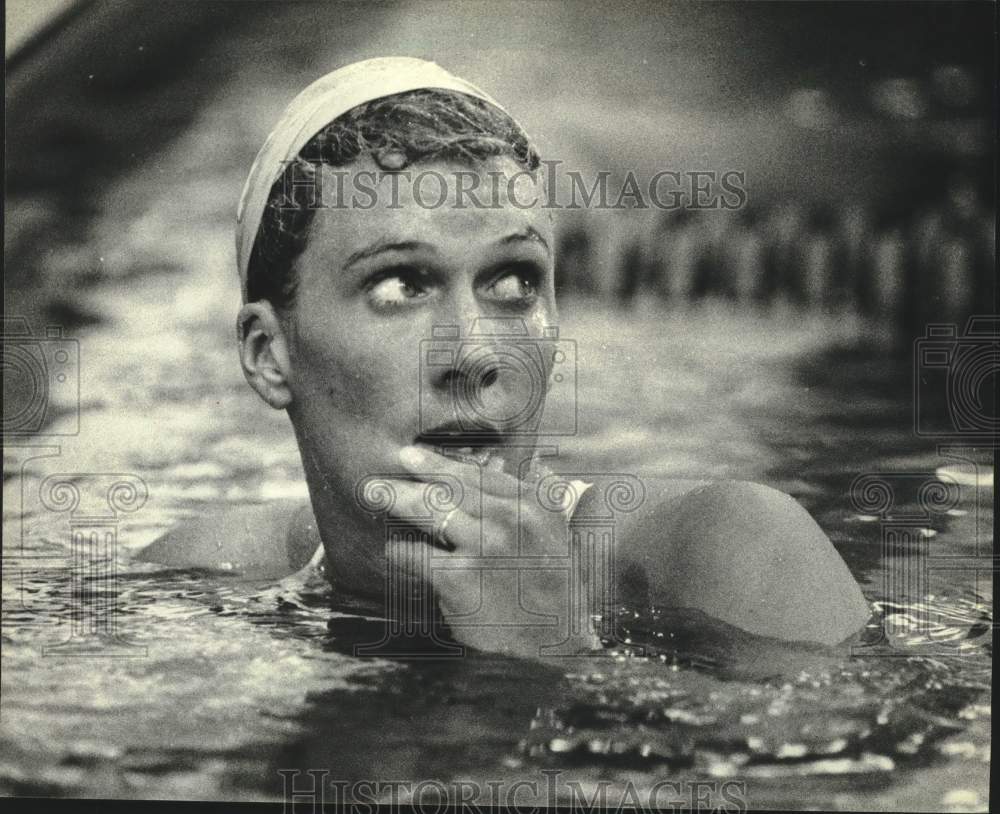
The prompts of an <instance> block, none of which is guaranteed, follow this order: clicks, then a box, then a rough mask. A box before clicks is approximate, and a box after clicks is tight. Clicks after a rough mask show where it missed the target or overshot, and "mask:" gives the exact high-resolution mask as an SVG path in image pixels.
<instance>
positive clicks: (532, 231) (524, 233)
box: [497, 226, 552, 253]
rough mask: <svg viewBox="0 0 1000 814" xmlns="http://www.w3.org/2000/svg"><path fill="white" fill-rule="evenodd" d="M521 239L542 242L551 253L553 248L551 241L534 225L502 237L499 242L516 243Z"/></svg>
mask: <svg viewBox="0 0 1000 814" xmlns="http://www.w3.org/2000/svg"><path fill="white" fill-rule="evenodd" d="M519 240H532V241H535V242H536V243H541V244H542V245H543V246H544V247H545V251H547V252H549V253H551V252H552V250H551V249H550V248H549V242H548V241H547V240H546V239H545V238H544V237H543V236H542V234H541V232H539V231H538V230H537V229H536V228H535V227H534V226H527V227H525V228H524V229H522V230H521V231H520V232H515V233H514V234H512V235H507V237H503V238H500V240H499V241H497V242H498V243H503V244H506V243H515V242H517V241H519Z"/></svg>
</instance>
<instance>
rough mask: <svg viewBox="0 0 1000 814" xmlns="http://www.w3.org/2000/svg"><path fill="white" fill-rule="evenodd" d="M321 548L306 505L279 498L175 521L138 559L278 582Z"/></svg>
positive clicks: (142, 551)
mask: <svg viewBox="0 0 1000 814" xmlns="http://www.w3.org/2000/svg"><path fill="white" fill-rule="evenodd" d="M319 546H320V537H319V532H318V530H317V528H316V522H315V519H314V518H313V513H312V507H311V506H310V505H309V501H301V500H294V501H293V500H281V501H273V502H270V503H266V504H248V505H241V506H231V507H225V508H221V509H215V510H211V511H208V512H206V513H205V514H203V515H201V516H199V517H194V518H188V519H185V520H183V521H181V522H179V523H178V524H177V525H176V526H174V527H173V528H171V529H170V530H169V531H167V532H166V533H165V534H164V535H163V536H162V537H159V538H158V539H157V540H155V541H153V542H152V543H150V544H149V545H148V546H146V547H145V548H144V549H142V550H141V551H140V552H139V553H138V554H137V555H136V559H139V560H142V561H145V562H155V563H160V564H162V565H171V566H175V567H178V568H206V569H211V570H219V571H227V572H232V573H236V574H240V575H243V576H248V577H252V578H261V579H269V578H281V577H284V576H287V575H288V574H291V573H293V572H295V571H298V570H299V569H300V568H302V567H304V566H305V565H307V564H308V563H309V561H310V560H311V559H312V557H313V556H314V555H315V553H316V551H317V550H318V548H319Z"/></svg>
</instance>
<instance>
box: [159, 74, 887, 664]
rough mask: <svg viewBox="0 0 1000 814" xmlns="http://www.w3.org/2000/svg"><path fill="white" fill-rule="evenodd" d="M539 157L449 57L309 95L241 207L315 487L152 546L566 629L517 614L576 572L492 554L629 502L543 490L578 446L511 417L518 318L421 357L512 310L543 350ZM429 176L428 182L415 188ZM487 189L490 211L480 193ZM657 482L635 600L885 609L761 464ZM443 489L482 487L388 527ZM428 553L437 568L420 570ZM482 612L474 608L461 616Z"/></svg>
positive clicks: (625, 523) (547, 537)
mask: <svg viewBox="0 0 1000 814" xmlns="http://www.w3.org/2000/svg"><path fill="white" fill-rule="evenodd" d="M538 166H539V156H538V154H537V153H536V151H535V148H534V147H533V145H532V144H531V142H530V140H529V138H528V136H527V135H526V134H525V132H524V131H523V130H522V128H521V127H520V126H519V125H518V124H517V123H516V122H515V121H514V120H513V119H512V118H511V117H510V116H509V115H508V114H507V113H506V112H505V111H504V109H503V108H502V107H501V106H500V105H499V104H498V103H497V102H495V101H494V100H493V99H491V98H490V97H489V96H487V95H486V94H485V93H484V92H483V91H481V90H479V89H478V88H476V87H475V86H473V85H471V84H469V83H468V82H466V81H464V80H462V79H460V78H458V77H455V76H453V75H451V74H450V73H448V72H446V71H444V70H443V69H442V68H440V67H439V66H437V65H436V64H434V63H430V62H425V61H423V60H416V59H408V58H386V59H375V60H368V61H365V62H361V63H356V64H354V65H350V66H347V67H345V68H341V69H340V70H338V71H334V72H333V73H331V74H329V75H327V76H325V77H323V78H322V79H320V80H318V81H317V82H315V83H314V84H313V85H311V86H310V87H309V88H307V89H306V90H305V91H303V92H302V94H300V95H299V96H298V97H296V99H295V100H294V101H293V102H292V104H291V105H290V107H289V108H288V109H287V110H286V111H285V113H284V114H283V116H282V118H281V119H280V120H279V122H278V124H277V126H276V127H275V129H274V131H273V132H272V133H271V135H270V136H269V138H268V140H267V142H266V143H265V145H264V147H263V148H262V149H261V151H260V153H259V154H258V156H257V159H256V161H255V162H254V165H253V167H252V169H251V171H250V176H249V178H248V180H247V182H246V186H245V188H244V192H243V196H242V199H241V201H240V205H239V210H238V215H237V263H238V268H239V273H240V279H241V283H242V292H243V305H242V308H241V309H240V312H239V316H238V320H237V323H238V324H237V332H238V342H239V358H240V362H241V365H242V369H243V373H244V375H245V377H246V380H247V382H248V383H249V384H250V387H251V388H253V390H254V391H256V393H257V394H258V395H259V396H260V397H261V399H263V401H264V402H265V403H266V404H267V405H269V406H270V407H272V408H274V409H276V410H284V411H286V412H287V414H288V416H289V418H290V419H291V423H292V427H293V429H294V432H295V437H296V440H297V443H298V447H299V451H300V454H301V458H302V463H303V467H304V470H305V475H306V480H307V483H308V488H309V496H310V500H309V503H308V504H304V505H303V504H299V503H294V502H280V503H276V504H272V505H266V506H254V507H236V508H232V509H227V510H222V511H220V512H218V513H216V514H215V515H213V516H210V517H205V518H202V519H199V520H196V521H191V522H189V523H187V524H186V525H182V526H180V527H178V528H176V529H174V530H172V531H171V532H169V533H168V534H167V535H166V536H165V537H163V538H161V539H159V540H157V541H156V542H154V543H153V544H151V545H150V546H149V547H147V548H146V549H145V550H144V551H143V552H142V554H141V556H142V558H143V559H146V560H149V561H153V562H160V563H164V564H168V565H173V566H178V567H202V568H222V567H225V568H230V569H232V568H235V569H236V570H237V571H239V572H241V573H243V574H246V575H248V576H251V577H263V578H280V577H283V576H286V575H288V574H290V573H292V572H295V571H297V570H299V569H303V568H305V567H309V566H310V565H313V566H315V565H316V564H318V563H321V564H322V567H323V569H324V571H325V573H326V575H327V577H328V578H329V579H330V581H331V582H332V585H333V587H334V590H335V592H336V593H337V594H338V595H343V596H351V597H357V598H361V599H369V600H373V601H376V602H377V601H379V600H382V601H384V600H385V599H386V596H385V592H386V590H387V588H386V585H387V582H386V574H387V568H389V567H392V568H402V569H404V570H405V571H406V573H407V575H408V577H409V578H411V579H415V580H427V581H428V584H429V587H430V589H431V591H432V595H433V596H434V597H435V599H436V604H437V607H438V609H439V611H440V613H441V615H442V616H443V618H444V620H445V621H446V622H448V624H449V627H450V629H451V630H452V633H453V635H454V637H455V638H456V639H457V640H459V641H460V642H462V643H463V644H468V645H471V646H473V647H476V648H479V649H482V650H488V651H498V652H507V653H513V654H520V655H536V654H538V653H539V652H540V651H539V645H540V642H541V643H544V642H543V641H542V640H543V639H544V637H545V636H546V635H547V636H548V638H549V640H550V641H552V640H553V636H554V640H555V641H558V640H559V636H558V635H554V634H553V628H552V627H551V626H549V627H546V626H538V625H535V626H529V625H522V624H519V622H520V621H523V620H524V618H525V616H524V613H525V611H526V610H527V611H529V612H530V613H535V614H547V615H549V617H550V618H554V617H556V616H558V615H559V614H560V613H562V614H563V615H565V611H564V608H565V607H566V601H567V600H566V597H567V591H568V590H569V586H568V583H567V580H569V579H572V576H568V575H567V571H566V569H559V568H549V569H548V570H546V569H544V568H538V569H530V573H526V574H525V573H522V572H523V569H522V572H517V573H515V572H513V571H502V570H501V571H496V572H495V573H493V574H492V576H491V577H490V578H489V579H487V577H485V576H483V577H482V579H481V578H480V577H481V576H482V563H483V561H484V560H483V559H482V557H483V555H485V556H487V557H501V558H502V557H516V556H519V555H522V554H525V553H531V554H540V555H551V556H556V555H557V553H558V551H559V550H560V547H561V550H562V551H563V552H565V551H566V550H567V549H566V546H567V542H566V541H567V535H568V533H569V528H570V524H571V523H572V522H574V521H575V520H579V519H580V518H587V517H591V516H606V511H607V505H606V503H607V494H608V491H607V489H605V488H603V485H602V484H601V483H600V481H601V476H599V475H595V476H593V477H592V478H589V479H583V478H576V477H573V478H567V479H566V480H564V481H563V484H562V487H563V492H564V493H565V494H566V501H565V503H564V504H563V505H561V507H560V506H557V507H556V509H560V508H561V509H562V510H553V506H552V505H543V503H544V500H543V499H542V497H541V495H543V493H545V490H543V489H540V488H535V487H536V486H537V485H539V484H542V483H543V482H545V483H551V482H552V477H553V469H555V470H557V469H558V466H557V465H555V464H554V463H553V460H557V459H550V458H546V457H543V456H540V455H538V454H534V453H535V450H536V449H541V448H543V447H544V446H545V443H546V439H544V438H538V439H532V438H531V436H530V433H527V434H526V433H525V432H524V427H521V426H519V425H518V424H517V421H516V420H513V419H510V418H509V416H512V415H514V416H516V415H517V414H518V412H519V405H523V404H524V403H525V401H526V399H530V398H531V396H532V393H531V392H527V391H526V388H531V387H533V386H536V385H537V382H531V381H529V379H530V377H525V376H523V375H514V373H512V372H511V370H510V366H509V365H506V364H505V363H504V342H505V341H507V340H505V339H504V336H503V335H502V332H501V334H498V335H496V336H495V337H494V338H493V339H491V340H489V341H485V342H483V341H482V340H477V345H476V347H477V348H478V349H480V351H481V353H479V356H478V358H477V368H476V371H474V372H470V370H469V369H468V368H467V367H465V366H463V364H462V363H460V362H459V361H458V359H459V356H460V354H454V355H453V357H451V361H450V362H444V363H438V364H433V365H431V364H421V360H420V358H419V354H420V353H421V352H422V350H421V348H422V347H424V346H423V345H422V344H421V343H422V342H425V341H426V340H428V339H429V338H431V337H432V336H433V335H434V333H433V331H434V329H435V327H437V326H457V327H458V328H459V332H460V337H461V338H462V339H467V338H468V336H469V335H470V334H471V333H473V332H474V331H475V326H476V325H481V324H484V321H486V323H488V322H489V321H490V320H494V321H497V324H509V323H510V322H511V320H513V321H514V322H516V324H519V325H522V326H524V330H525V332H526V336H527V339H528V340H529V341H538V342H539V343H543V342H545V341H547V340H546V333H545V329H546V328H547V327H549V326H555V325H557V324H558V316H557V312H556V303H555V296H554V287H553V269H554V254H553V253H554V250H555V245H556V241H555V238H554V230H553V223H552V217H551V214H552V213H551V211H550V210H546V209H543V208H542V207H540V206H530V205H525V204H524V202H525V201H532V200H533V199H534V198H539V197H543V193H544V190H541V185H542V183H543V182H542V181H541V180H540V178H537V177H535V176H534V175H533V174H532V171H533V170H534V169H536V168H537V167H538ZM421 173H428V174H427V175H425V178H424V180H425V181H427V183H426V184H419V185H418V184H416V183H413V182H412V180H413V179H414V178H416V176H418V175H420V174H421ZM428 179H430V180H428ZM438 179H445V180H446V183H444V184H440V185H436V184H437V181H438ZM498 181H499V183H497V182H498ZM463 189H464V190H465V194H466V198H465V199H464V200H463V199H462V195H463ZM470 189H476V190H479V191H480V192H479V195H478V201H480V202H482V201H484V200H485V201H486V205H476V204H475V202H473V203H470V199H469V197H468V190H470ZM463 203H464V205H462V204H463ZM526 336H525V335H524V334H522V335H521V336H520V337H519V338H518V341H520V342H522V343H523V341H525V338H526ZM455 341H456V342H458V341H460V340H455ZM491 354H492V356H491ZM484 355H485V356H484ZM550 356H551V354H549V355H545V354H543V355H542V357H540V358H543V359H546V360H547V359H549V358H550ZM544 364H545V370H544V371H543V374H544V375H545V376H551V374H552V370H551V368H552V364H551V363H550V362H548V361H546V362H545V363H544ZM584 375H585V371H584ZM456 385H457V386H456ZM546 386H547V383H546V382H543V383H542V394H541V398H542V399H544V388H545V387H546ZM458 391H461V392H463V393H464V397H465V398H468V399H469V400H471V401H472V402H473V403H474V404H476V405H478V408H479V409H478V412H477V415H478V416H480V419H477V422H476V423H474V424H470V423H469V422H468V421H463V420H457V419H456V405H455V403H454V401H455V395H454V394H455V393H456V392H458ZM484 416H485V418H483V417H484ZM490 416H494V417H497V418H496V419H495V420H494V419H492V418H490ZM622 470H625V471H627V463H623V465H622ZM373 476H375V477H376V480H378V483H379V484H381V485H382V487H384V489H386V490H388V493H391V495H392V500H391V501H390V503H391V505H388V504H387V506H383V507H381V508H382V509H384V511H383V510H380V508H379V507H377V506H373V505H370V504H369V503H366V501H365V500H364V499H363V492H364V490H365V488H367V487H366V486H364V484H366V483H367V484H370V485H371V484H372V483H373V481H372V480H371V479H372V478H373ZM637 480H638V481H640V482H641V486H639V487H638V489H639V490H640V491H641V494H642V500H641V505H638V506H637V507H635V508H634V510H632V511H628V512H620V513H618V514H617V515H616V516H615V519H614V523H615V525H614V535H615V537H614V550H613V557H614V563H615V567H614V569H613V572H614V577H613V584H611V585H610V591H611V592H613V594H614V596H615V597H617V598H618V599H621V600H626V599H627V600H628V601H630V602H633V603H636V604H637V605H639V606H647V607H648V606H654V605H658V606H666V607H674V608H692V609H697V610H699V611H702V612H704V613H705V614H708V615H709V616H712V617H715V618H716V619H719V620H721V621H723V622H726V623H728V624H730V625H734V626H736V627H739V628H741V629H743V630H746V631H748V632H750V633H753V634H758V635H761V636H768V637H774V638H778V639H783V640H789V641H804V642H811V643H821V644H825V645H834V644H837V643H841V642H844V641H845V640H847V639H849V638H850V637H851V636H852V635H853V634H855V633H856V632H857V631H859V630H860V629H861V628H862V627H863V626H864V625H865V623H866V622H867V621H868V619H869V616H870V609H869V607H868V605H867V603H866V601H865V599H864V597H863V595H862V593H861V590H860V589H859V587H858V585H857V583H856V582H855V580H854V578H853V577H852V575H851V573H850V571H849V570H848V568H847V566H846V564H845V563H844V561H843V560H842V559H841V557H840V556H839V555H838V553H837V552H836V550H835V549H834V547H833V545H832V544H831V543H830V541H829V539H828V538H827V536H826V535H825V534H824V533H823V531H822V530H821V529H820V527H819V526H818V525H817V524H816V522H815V521H814V520H813V519H812V518H811V517H810V516H809V514H808V513H807V512H806V511H805V510H804V509H803V508H802V507H801V506H800V505H799V504H798V503H797V502H796V501H795V500H793V499H792V498H791V497H789V496H788V495H785V494H783V493H781V492H779V491H776V490H774V489H772V488H769V487H767V486H763V485H760V484H757V483H749V482H734V481H687V480H674V479H667V478H655V477H646V476H643V477H642V478H641V479H637ZM442 481H446V482H448V483H450V484H452V485H454V484H458V485H459V486H458V492H460V493H461V495H462V498H461V502H460V504H456V505H452V506H446V507H441V511H437V510H436V509H435V510H434V511H433V512H431V514H432V515H433V516H432V520H433V527H434V530H433V532H432V533H431V534H429V535H428V534H425V535H423V536H420V535H416V536H414V535H410V536H409V537H408V538H407V539H408V542H405V543H404V544H402V545H395V546H390V545H387V543H386V539H387V533H386V528H387V526H386V524H387V522H390V521H392V520H399V519H400V518H402V519H404V520H405V518H413V517H417V516H422V513H423V514H426V513H428V512H429V511H431V510H430V509H428V502H427V496H428V491H427V490H428V488H429V487H432V486H433V484H435V483H441V482H442ZM372 488H373V489H375V490H376V493H377V490H378V488H379V485H378V484H375V485H373V486H372ZM602 512H604V513H605V514H602ZM407 547H409V548H407ZM428 550H432V553H433V557H432V561H433V563H434V568H433V569H431V570H430V572H429V573H428V571H427V569H426V568H424V570H422V571H421V570H420V569H419V568H416V570H415V567H414V566H413V563H414V562H419V561H423V562H425V563H426V561H427V559H426V557H425V558H424V559H423V560H421V556H423V555H424V554H426V553H427V551H428ZM401 552H403V553H402V554H401ZM413 555H417V556H413ZM393 557H396V558H397V560H398V561H393V559H392V558H393ZM477 558H478V559H477ZM402 560H406V563H408V564H406V563H403V562H402ZM498 561H499V560H493V562H498ZM477 569H478V570H477ZM511 574H514V576H511ZM494 578H495V579H494ZM491 580H492V587H489V588H488V587H484V586H485V585H486V583H487V582H490V581H491ZM468 614H474V618H475V619H476V622H477V623H476V624H474V625H463V624H462V619H463V617H464V618H466V619H468V618H469V617H468ZM557 633H558V631H556V634H557Z"/></svg>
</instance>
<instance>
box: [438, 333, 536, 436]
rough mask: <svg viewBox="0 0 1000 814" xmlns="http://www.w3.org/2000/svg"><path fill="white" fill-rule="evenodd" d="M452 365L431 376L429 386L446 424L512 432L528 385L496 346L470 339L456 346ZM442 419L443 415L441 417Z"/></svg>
mask: <svg viewBox="0 0 1000 814" xmlns="http://www.w3.org/2000/svg"><path fill="white" fill-rule="evenodd" d="M457 345H458V347H456V348H455V352H454V356H453V362H452V364H449V365H448V366H446V367H443V368H440V369H438V370H437V371H436V372H434V373H433V374H432V379H431V381H430V382H428V384H430V385H431V386H432V387H433V389H434V391H435V393H436V394H437V399H436V401H437V402H438V404H439V405H440V406H441V407H443V408H444V411H445V414H446V416H447V418H445V420H446V421H452V420H457V421H459V422H460V423H461V424H463V425H468V426H477V427H483V428H486V427H489V428H491V429H493V430H508V431H509V430H513V429H515V428H514V427H513V426H512V422H513V423H516V421H514V419H515V418H516V416H518V415H519V414H520V413H521V412H522V411H523V404H524V401H525V399H526V394H525V392H523V391H525V390H526V389H527V387H528V384H530V383H526V382H524V381H522V379H524V378H525V377H524V375H523V371H521V370H520V369H518V368H517V367H516V366H513V365H512V364H511V360H510V358H509V356H510V354H509V353H508V352H507V351H506V350H505V347H504V346H503V345H502V344H499V343H493V342H489V341H483V340H482V339H481V338H480V339H472V340H468V341H462V342H460V343H457ZM442 418H444V416H442Z"/></svg>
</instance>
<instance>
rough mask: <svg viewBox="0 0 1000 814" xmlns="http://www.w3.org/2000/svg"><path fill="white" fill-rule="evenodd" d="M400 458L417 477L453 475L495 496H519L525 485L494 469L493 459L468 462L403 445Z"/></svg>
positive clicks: (511, 476) (421, 448)
mask: <svg viewBox="0 0 1000 814" xmlns="http://www.w3.org/2000/svg"><path fill="white" fill-rule="evenodd" d="M399 460H400V463H402V465H403V466H404V467H406V469H407V470H408V471H409V472H411V473H412V474H414V475H416V476H418V477H433V476H434V475H440V474H448V475H452V476H454V477H456V478H458V479H459V480H461V481H462V483H464V484H466V485H468V486H471V487H474V488H476V489H479V490H482V491H483V492H486V493H487V494H491V495H494V496H495V497H508V498H509V497H517V496H518V494H519V492H520V489H521V488H522V483H521V481H519V480H518V479H517V478H516V477H514V476H513V475H508V474H507V473H506V472H504V471H502V470H500V469H495V468H494V467H493V465H492V462H491V463H489V464H487V465H485V466H480V465H478V464H475V463H472V462H469V463H465V462H463V461H456V460H454V459H452V458H449V457H447V456H445V455H441V454H440V453H437V452H434V451H433V450H430V449H426V448H424V447H416V446H408V447H403V448H402V449H401V450H400V451H399ZM494 460H496V459H494Z"/></svg>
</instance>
